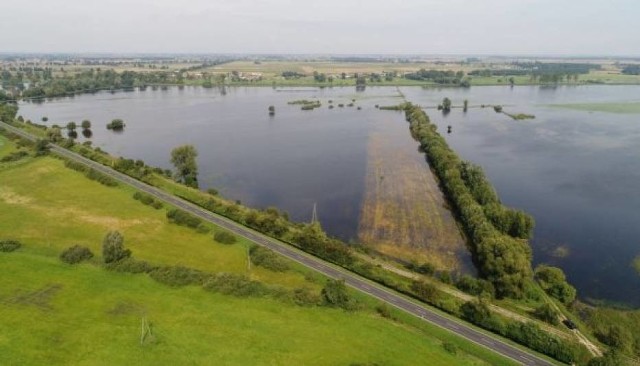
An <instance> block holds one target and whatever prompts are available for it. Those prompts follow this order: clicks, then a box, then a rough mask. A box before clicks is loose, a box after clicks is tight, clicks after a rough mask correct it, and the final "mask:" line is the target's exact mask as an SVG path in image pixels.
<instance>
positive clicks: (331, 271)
mask: <svg viewBox="0 0 640 366" xmlns="http://www.w3.org/2000/svg"><path fill="white" fill-rule="evenodd" d="M0 127H4V128H5V129H6V130H8V131H10V132H12V133H15V134H17V135H19V136H21V137H23V138H25V139H28V140H31V141H35V140H37V137H36V136H33V135H31V134H29V133H27V132H25V131H22V130H21V129H19V128H15V127H13V126H10V125H8V124H6V123H4V122H0ZM50 146H51V151H52V152H53V153H55V154H58V155H60V156H62V157H65V158H67V159H72V160H74V161H77V162H79V163H82V164H85V165H87V166H89V167H91V168H93V169H95V170H96V171H99V172H101V173H103V174H106V175H108V176H110V177H112V178H114V179H117V180H118V181H120V182H122V183H125V184H128V185H130V186H132V187H134V188H136V189H138V190H140V191H143V192H145V193H147V194H150V195H153V196H154V197H156V198H158V199H161V200H163V201H165V202H166V203H169V204H171V205H174V206H176V207H179V208H181V209H183V210H185V211H187V212H189V213H191V214H193V215H196V216H198V217H200V218H202V219H204V220H207V221H209V222H211V223H213V224H215V225H218V226H220V227H223V228H225V229H227V230H229V231H231V232H233V233H235V234H236V235H240V236H243V237H245V238H247V239H249V240H251V241H253V242H254V243H256V244H258V245H262V246H264V247H267V248H269V249H271V250H273V251H274V252H277V253H279V254H280V255H283V256H285V257H287V258H289V259H291V260H294V261H296V262H298V263H300V264H302V265H304V266H306V267H308V268H311V269H314V270H316V271H318V272H320V273H322V274H324V275H325V276H328V277H331V278H334V279H343V280H344V281H345V283H346V284H347V285H349V286H350V287H352V288H354V289H356V290H358V291H361V292H363V293H365V294H368V295H370V296H373V297H375V298H377V299H380V300H381V301H384V302H385V303H387V304H389V305H391V306H394V307H396V308H398V309H401V310H403V311H406V312H407V313H409V314H412V315H414V316H416V317H418V318H420V319H423V320H424V321H428V322H431V323H433V324H435V325H437V326H439V327H442V328H444V329H446V330H448V331H450V332H452V333H455V334H457V335H459V336H461V337H462V338H465V339H467V340H470V341H472V342H474V343H476V344H479V345H482V346H484V347H486V348H488V349H491V350H493V351H494V352H496V353H498V354H500V355H503V356H505V357H508V358H511V359H513V360H515V361H516V362H519V363H521V364H523V365H554V364H553V363H551V362H549V361H546V360H544V359H542V358H539V357H538V356H536V355H533V354H531V353H528V352H526V351H524V350H521V349H519V348H516V347H514V346H511V345H509V344H508V343H506V342H505V341H503V340H501V339H498V338H496V337H493V336H490V335H488V334H486V333H483V332H480V331H478V330H476V329H474V328H473V327H471V326H470V325H467V324H464V323H462V322H458V321H456V320H453V319H451V318H448V317H445V316H443V315H440V314H439V313H437V312H436V311H434V310H433V309H430V308H428V307H426V306H425V305H423V304H419V303H417V302H415V301H412V300H410V299H408V298H406V297H404V296H402V295H400V294H398V293H396V292H394V291H392V290H389V289H387V288H385V287H383V286H381V285H378V284H376V283H374V282H372V281H369V280H367V279H365V278H363V277H361V276H359V275H356V274H354V273H351V272H349V271H347V270H345V269H343V268H340V267H337V266H335V265H333V264H331V263H328V262H326V261H324V260H322V259H320V258H317V257H313V256H311V255H309V254H307V253H305V252H303V251H301V250H299V249H296V248H294V247H292V246H290V245H287V244H285V243H282V242H279V241H277V240H275V239H272V238H269V237H267V236H264V235H262V234H260V233H258V232H256V231H253V230H251V229H249V228H247V227H245V226H242V225H240V224H238V223H235V222H233V221H231V220H229V219H227V218H224V217H222V216H219V215H216V214H214V213H212V212H210V211H206V210H204V209H202V208H200V207H198V206H196V205H194V204H192V203H190V202H187V201H185V200H183V199H181V198H178V197H175V196H173V195H171V194H168V193H166V192H163V191H161V190H159V189H157V188H155V187H152V186H150V185H148V184H146V183H143V182H141V181H138V180H136V179H134V178H131V177H129V176H127V175H125V174H123V173H120V172H117V171H115V170H113V169H111V168H109V167H106V166H104V165H102V164H99V163H96V162H94V161H92V160H89V159H87V158H85V157H83V156H81V155H79V154H76V153H74V152H71V151H69V150H67V149H64V148H62V147H59V146H57V145H54V144H51V145H50Z"/></svg>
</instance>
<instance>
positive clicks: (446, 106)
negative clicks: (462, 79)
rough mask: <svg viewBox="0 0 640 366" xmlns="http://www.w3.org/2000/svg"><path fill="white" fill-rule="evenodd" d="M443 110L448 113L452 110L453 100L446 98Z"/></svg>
mask: <svg viewBox="0 0 640 366" xmlns="http://www.w3.org/2000/svg"><path fill="white" fill-rule="evenodd" d="M442 110H443V111H447V112H448V111H450V110H451V99H449V98H446V97H445V98H444V99H443V100H442Z"/></svg>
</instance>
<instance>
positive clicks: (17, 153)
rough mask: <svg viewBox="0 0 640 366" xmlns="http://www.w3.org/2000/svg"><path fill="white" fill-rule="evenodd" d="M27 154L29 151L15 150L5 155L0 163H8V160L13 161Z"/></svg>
mask: <svg viewBox="0 0 640 366" xmlns="http://www.w3.org/2000/svg"><path fill="white" fill-rule="evenodd" d="M27 155H29V153H28V152H26V151H24V150H18V151H14V152H12V153H10V154H9V155H6V156H3V157H2V158H1V159H0V163H8V162H11V161H18V160H20V159H22V158H24V157H25V156H27Z"/></svg>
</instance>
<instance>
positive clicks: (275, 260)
mask: <svg viewBox="0 0 640 366" xmlns="http://www.w3.org/2000/svg"><path fill="white" fill-rule="evenodd" d="M249 253H250V255H251V262H252V263H253V264H255V265H256V266H261V267H264V268H266V269H270V270H272V271H276V272H284V271H286V270H288V269H289V263H288V262H287V261H286V260H285V259H284V258H282V257H281V256H279V255H277V254H276V253H274V252H273V251H271V250H269V249H267V248H264V247H261V246H257V245H254V246H252V247H251V249H250V252H249Z"/></svg>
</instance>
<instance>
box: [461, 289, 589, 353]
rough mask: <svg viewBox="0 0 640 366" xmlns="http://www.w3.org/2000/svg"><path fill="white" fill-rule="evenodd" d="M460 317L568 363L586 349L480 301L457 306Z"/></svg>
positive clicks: (585, 351)
mask: <svg viewBox="0 0 640 366" xmlns="http://www.w3.org/2000/svg"><path fill="white" fill-rule="evenodd" d="M460 311H461V312H462V317H463V318H464V319H466V320H468V321H469V322H471V323H473V324H476V325H479V326H481V327H482V328H485V329H488V330H491V331H493V332H495V333H497V334H500V335H502V336H505V337H507V338H509V339H512V340H514V341H516V342H518V343H520V344H522V345H524V346H527V347H529V348H531V349H533V350H536V351H538V352H540V353H543V354H545V355H548V356H551V357H553V358H555V359H557V360H559V361H562V362H565V363H568V364H571V363H574V362H577V361H584V360H585V359H587V358H588V357H589V354H588V351H587V350H586V349H585V348H584V347H582V346H578V345H577V344H574V343H571V342H569V341H566V340H564V339H560V338H558V337H556V336H555V335H552V334H550V333H548V332H546V331H543V330H542V329H540V328H539V327H538V326H537V325H536V324H534V323H522V322H519V321H507V320H504V319H502V318H501V317H499V316H498V315H495V314H493V313H491V311H490V310H489V307H488V305H487V304H486V303H485V302H483V301H469V302H466V303H464V304H463V305H462V306H461V307H460Z"/></svg>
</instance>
